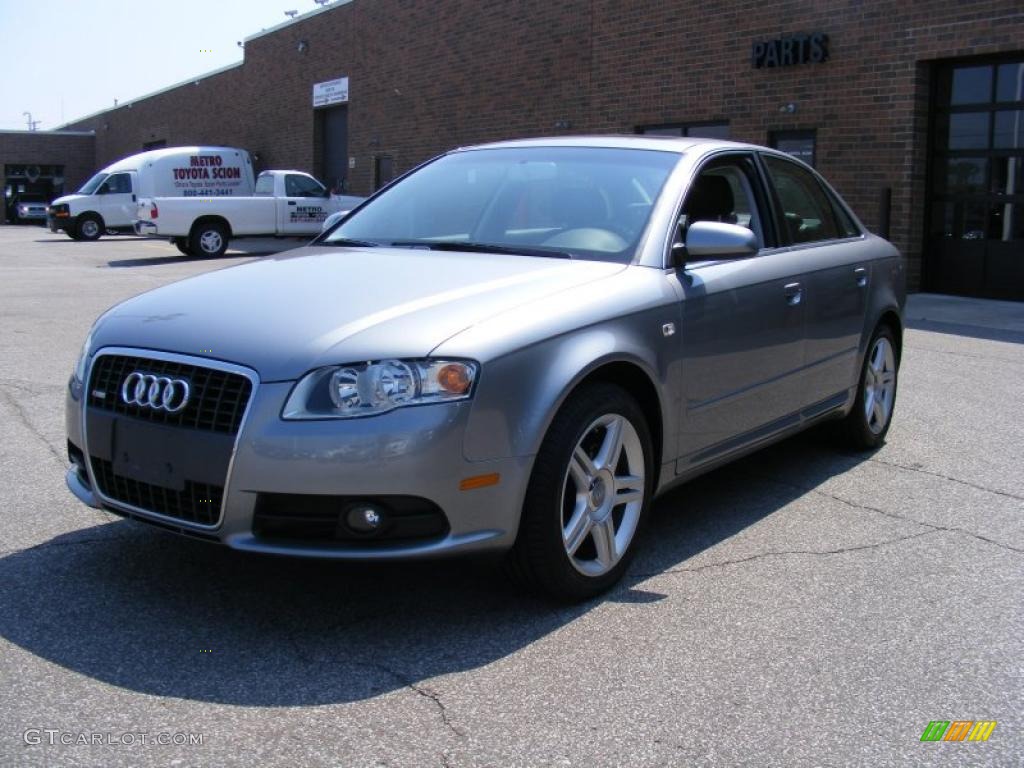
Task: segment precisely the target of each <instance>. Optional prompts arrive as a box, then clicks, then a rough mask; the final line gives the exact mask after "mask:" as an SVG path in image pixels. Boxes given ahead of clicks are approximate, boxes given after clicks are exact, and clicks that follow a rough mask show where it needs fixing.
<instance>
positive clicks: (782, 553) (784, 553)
mask: <svg viewBox="0 0 1024 768" xmlns="http://www.w3.org/2000/svg"><path fill="white" fill-rule="evenodd" d="M939 532H940V531H938V530H928V531H918V532H917V533H911V534H908V535H907V536H897V537H896V538H894V539H885V540H884V541H876V542H873V543H871V544H858V545H856V546H853V547H840V548H838V549H826V550H816V549H785V550H770V551H768V552H757V553H755V554H753V555H748V556H747V557H738V558H736V559H734V560H720V561H718V562H715V563H707V564H706V565H697V566H694V567H692V568H669V569H668V570H664V571H652V572H650V573H631V574H629V575H630V576H631V577H633V578H641V579H648V578H652V577H655V576H670V575H673V574H678V573H698V572H699V571H706V570H709V569H711V568H725V567H726V566H729V565H742V564H744V563H751V562H754V561H755V560H762V559H764V558H766V557H788V556H790V555H809V556H814V557H828V556H830V555H842V554H845V553H847V552H862V551H865V550H869V549H879V548H880V547H884V546H887V545H889V544H896V543H898V542H901V541H909V540H910V539H919V538H921V537H922V536H930V535H932V534H933V533H939Z"/></svg>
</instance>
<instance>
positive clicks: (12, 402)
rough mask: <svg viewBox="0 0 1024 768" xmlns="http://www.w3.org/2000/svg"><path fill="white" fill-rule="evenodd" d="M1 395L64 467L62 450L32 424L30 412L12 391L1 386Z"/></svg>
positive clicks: (21, 422)
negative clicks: (27, 411) (29, 416)
mask: <svg viewBox="0 0 1024 768" xmlns="http://www.w3.org/2000/svg"><path fill="white" fill-rule="evenodd" d="M0 397H2V398H3V400H4V402H6V403H7V404H8V405H10V406H11V408H12V409H13V410H14V416H15V418H16V419H17V420H18V422H19V423H20V424H21V425H22V426H23V427H24V428H25V429H26V430H28V432H29V433H30V434H31V435H33V436H34V437H36V438H37V439H38V440H39V441H40V442H42V444H43V445H45V446H46V448H47V450H49V452H50V453H51V454H53V457H54V458H55V459H56V460H57V462H58V463H59V464H60V466H61V467H63V466H64V465H65V464H66V463H67V462H66V460H65V458H64V457H63V456H62V455H61V452H60V451H58V450H57V448H56V447H55V446H54V445H53V444H52V443H51V442H50V441H49V440H47V439H46V435H44V434H43V433H42V432H40V431H39V430H38V429H36V427H35V425H34V424H32V422H31V421H29V418H28V413H26V411H25V409H24V408H22V406H21V403H19V402H18V401H17V399H16V398H15V397H14V395H12V394H11V393H10V392H5V391H4V388H3V387H0Z"/></svg>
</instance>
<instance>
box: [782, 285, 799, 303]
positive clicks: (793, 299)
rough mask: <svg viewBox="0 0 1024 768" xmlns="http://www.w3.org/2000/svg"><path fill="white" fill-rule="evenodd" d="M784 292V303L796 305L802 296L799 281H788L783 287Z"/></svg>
mask: <svg viewBox="0 0 1024 768" xmlns="http://www.w3.org/2000/svg"><path fill="white" fill-rule="evenodd" d="M783 291H784V292H785V294H786V303H787V304H789V306H791V307H795V306H797V305H798V304H799V303H800V302H801V301H803V298H804V289H803V287H802V286H801V285H800V283H789V284H788V285H786V287H785V288H783Z"/></svg>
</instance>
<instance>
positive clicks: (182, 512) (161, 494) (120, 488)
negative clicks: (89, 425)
mask: <svg viewBox="0 0 1024 768" xmlns="http://www.w3.org/2000/svg"><path fill="white" fill-rule="evenodd" d="M90 458H91V459H92V471H93V474H94V475H95V476H96V484H97V485H98V486H99V490H100V493H102V494H103V495H104V496H106V497H107V498H110V499H116V500H118V501H121V502H124V503H126V504H130V505H132V506H133V507H138V508H139V509H144V510H147V511H149V512H156V513H157V514H160V515H165V516H167V517H173V518H176V519H178V520H184V521H186V522H189V523H198V524H199V525H213V524H214V523H216V522H217V519H218V518H219V517H220V503H221V499H222V498H223V496H224V488H223V487H222V486H219V485H207V484H206V483H197V482H193V481H191V480H186V481H185V490H183V491H174V490H171V489H169V488H162V487H161V486H159V485H150V484H149V483H143V482H140V481H139V480H132V479H131V478H128V477H122V476H121V475H118V474H115V473H114V465H113V464H112V463H111V462H109V461H105V460H103V459H100V458H98V457H96V456H92V457H90Z"/></svg>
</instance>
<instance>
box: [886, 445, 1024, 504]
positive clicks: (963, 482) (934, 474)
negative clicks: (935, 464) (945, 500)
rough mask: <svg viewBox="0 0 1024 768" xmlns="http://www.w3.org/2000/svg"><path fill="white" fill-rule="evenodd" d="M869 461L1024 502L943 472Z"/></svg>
mask: <svg viewBox="0 0 1024 768" xmlns="http://www.w3.org/2000/svg"><path fill="white" fill-rule="evenodd" d="M868 461H870V462H874V463H875V464H883V465H884V466H887V467H894V468H896V469H902V470H904V471H906V472H919V473H920V474H922V475H930V476H931V477H938V478H940V479H942V480H949V482H951V483H959V484H960V485H966V486H967V487H968V488H974V489H976V490H979V491H986V492H988V493H992V494H995V495H996V496H1005V497H1006V498H1008V499H1015V500H1017V501H1024V496H1018V495H1017V494H1015V493H1010V492H1009V491H999V490H996V489H995V488H988V487H987V486H984V485H979V484H978V483H972V482H971V481H970V480H961V479H960V478H959V477H953V476H952V475H944V474H943V473H941V472H935V471H933V470H930V469H925V468H924V467H911V466H908V465H906V464H899V463H897V462H895V461H885V460H884V459H877V458H875V457H874V456H871V457H869V458H868Z"/></svg>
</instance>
